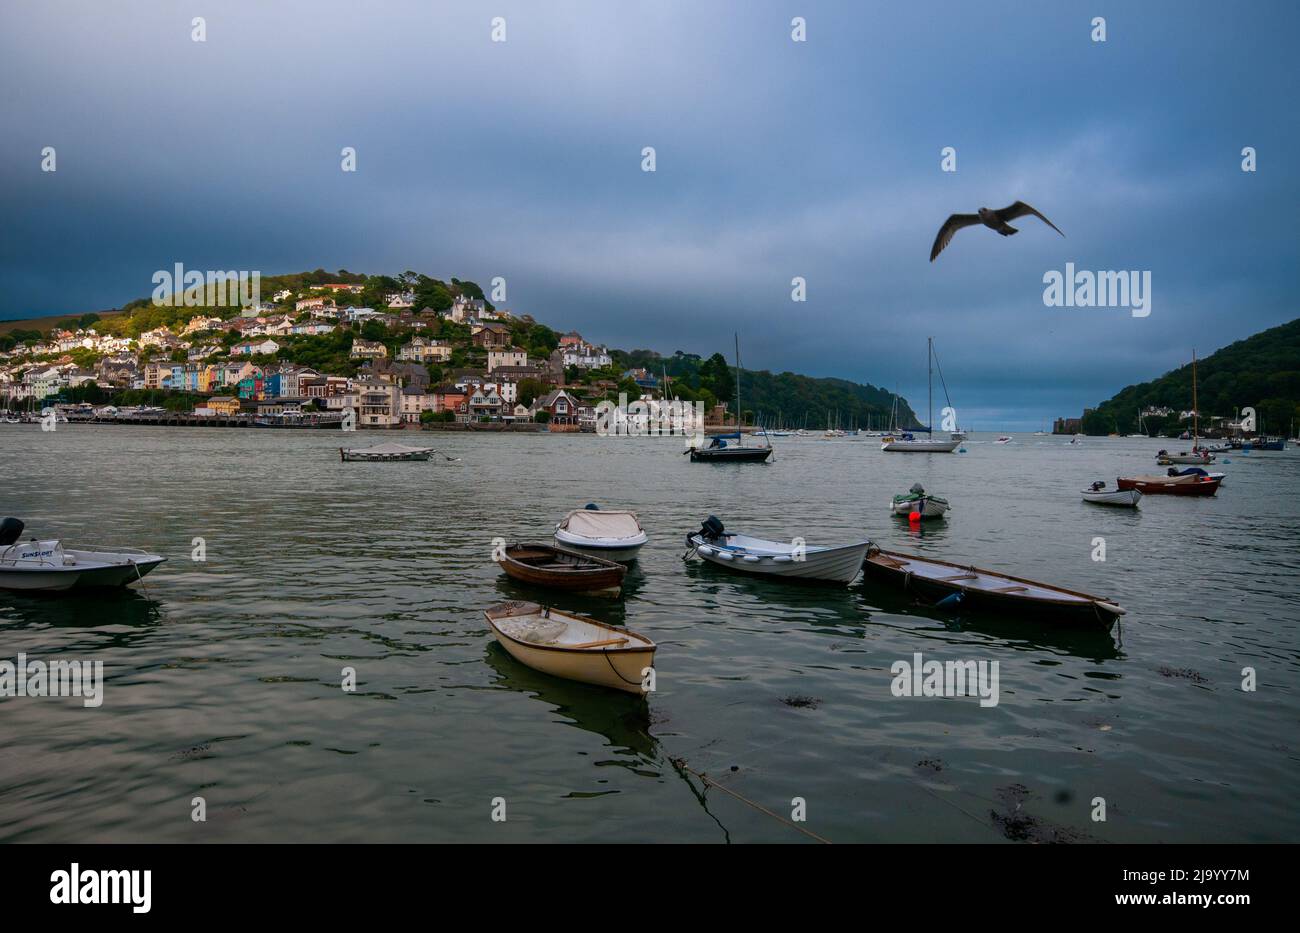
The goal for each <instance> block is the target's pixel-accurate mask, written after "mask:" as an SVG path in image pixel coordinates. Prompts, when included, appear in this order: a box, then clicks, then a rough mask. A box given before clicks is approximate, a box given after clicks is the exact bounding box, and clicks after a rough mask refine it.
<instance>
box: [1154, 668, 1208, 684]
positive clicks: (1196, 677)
mask: <svg viewBox="0 0 1300 933" xmlns="http://www.w3.org/2000/svg"><path fill="white" fill-rule="evenodd" d="M1156 673H1157V674H1159V675H1160V676H1161V677H1181V678H1183V679H1184V680H1190V681H1191V682H1192V683H1194V684H1208V683H1209V682H1210V680H1209V678H1208V677H1206V676H1205V675H1204V674H1202V673H1201V672H1200V671H1194V670H1192V669H1191V668H1190V667H1157V668H1156Z"/></svg>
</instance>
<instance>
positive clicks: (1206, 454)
mask: <svg viewBox="0 0 1300 933" xmlns="http://www.w3.org/2000/svg"><path fill="white" fill-rule="evenodd" d="M1200 431H1201V412H1200V410H1199V406H1198V403H1197V400H1196V351H1195V350H1193V351H1192V452H1191V453H1188V452H1187V451H1183V452H1182V453H1177V454H1171V453H1169V452H1168V451H1166V450H1162V451H1160V453H1158V454H1156V463H1158V464H1160V465H1161V466H1168V465H1169V464H1172V463H1196V464H1206V463H1213V462H1214V454H1212V453H1210V450H1209V448H1208V447H1202V446H1201V439H1200V436H1199V435H1200Z"/></svg>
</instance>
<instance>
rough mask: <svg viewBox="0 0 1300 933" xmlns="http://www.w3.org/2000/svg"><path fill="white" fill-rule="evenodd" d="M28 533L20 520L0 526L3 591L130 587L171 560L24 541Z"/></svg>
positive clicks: (127, 551) (0, 584) (118, 550)
mask: <svg viewBox="0 0 1300 933" xmlns="http://www.w3.org/2000/svg"><path fill="white" fill-rule="evenodd" d="M23 528H24V525H23V523H22V522H21V521H19V520H18V519H16V518H6V519H5V520H4V521H3V522H0V589H6V590H24V591H27V592H47V593H57V592H62V591H64V590H70V589H74V588H76V589H91V588H95V587H114V586H126V585H127V584H129V583H133V582H135V581H136V580H139V579H140V578H142V577H143V576H144V575H145V574H146V573H148V572H149V571H151V570H153V569H154V568H155V567H157V566H158V565H159V564H161V563H162V562H163V561H164V560H166V558H165V557H160V556H158V555H157V554H149V553H147V552H145V551H140V550H137V549H135V548H113V549H107V548H65V547H64V546H63V542H61V541H58V540H46V541H38V540H36V539H35V538H32V539H30V540H28V541H19V540H18V538H19V536H20V535H21V534H22V533H23Z"/></svg>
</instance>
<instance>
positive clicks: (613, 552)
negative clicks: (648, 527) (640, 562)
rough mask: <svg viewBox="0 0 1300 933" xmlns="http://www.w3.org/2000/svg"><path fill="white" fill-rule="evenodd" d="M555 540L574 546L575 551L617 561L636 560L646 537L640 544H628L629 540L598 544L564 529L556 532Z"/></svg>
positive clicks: (568, 546) (564, 544)
mask: <svg viewBox="0 0 1300 933" xmlns="http://www.w3.org/2000/svg"><path fill="white" fill-rule="evenodd" d="M555 540H556V541H558V542H559V543H560V544H561V545H562V546H563V547H567V548H573V550H575V551H581V552H582V553H584V554H590V555H592V556H593V557H603V558H605V560H612V561H615V562H617V563H626V562H627V561H630V560H636V556H637V554H638V553H640V551H641V548H642V547H643V546H644V545H645V542H646V538H645V537H644V536H643V537H642V540H641V543H640V544H628V543H627V542H611V543H606V544H596V543H593V542H592V540H591V539H590V538H583V537H581V536H580V535H571V534H569V533H568V532H567V531H564V530H563V529H560V530H559V531H557V532H555Z"/></svg>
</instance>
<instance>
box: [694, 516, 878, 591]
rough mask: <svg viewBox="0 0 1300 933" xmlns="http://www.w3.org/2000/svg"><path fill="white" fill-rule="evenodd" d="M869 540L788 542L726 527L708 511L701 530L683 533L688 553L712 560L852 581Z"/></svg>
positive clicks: (772, 573) (766, 572)
mask: <svg viewBox="0 0 1300 933" xmlns="http://www.w3.org/2000/svg"><path fill="white" fill-rule="evenodd" d="M870 543H871V542H870V541H861V542H858V543H856V544H845V545H841V546H838V547H826V546H819V545H810V544H806V543H805V542H804V540H803V539H802V538H794V539H792V540H791V541H790V542H789V543H786V542H784V541H767V540H764V539H763V538H752V537H750V536H749V535H740V534H735V533H734V532H730V531H727V530H726V529H725V528H724V527H723V525H722V522H721V521H719V520H718V518H717V517H716V516H714V515H710V516H709V517H708V518H707V519H705V520H704V522H703V523H702V524H701V525H700V530H699V531H697V532H695V533H693V534H688V535H687V536H686V546H687V547H688V548H690V550H689V551H687V556H688V557H689V556H690V554H692V553H695V554H698V555H699V556H700V557H702V558H704V559H705V560H706V561H708V562H709V563H711V564H717V565H718V566H719V567H726V568H727V569H728V570H736V571H739V572H741V573H752V574H758V575H760V576H769V577H780V578H781V579H783V580H820V581H827V582H831V583H852V582H853V579H854V578H855V577H856V576H857V575H858V571H859V570H860V569H862V559H863V557H864V556H865V555H866V553H867V545H869V544H870Z"/></svg>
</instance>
